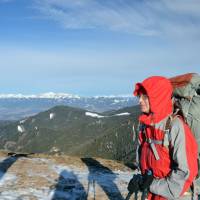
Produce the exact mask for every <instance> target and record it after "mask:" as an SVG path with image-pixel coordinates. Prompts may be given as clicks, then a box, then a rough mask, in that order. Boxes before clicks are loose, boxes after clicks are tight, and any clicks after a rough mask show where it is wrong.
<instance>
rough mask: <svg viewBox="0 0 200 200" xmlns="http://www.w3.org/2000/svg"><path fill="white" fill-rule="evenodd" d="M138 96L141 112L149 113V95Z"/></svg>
mask: <svg viewBox="0 0 200 200" xmlns="http://www.w3.org/2000/svg"><path fill="white" fill-rule="evenodd" d="M138 98H139V104H140V110H141V112H143V113H149V112H150V104H149V98H148V96H147V95H146V94H140V95H138Z"/></svg>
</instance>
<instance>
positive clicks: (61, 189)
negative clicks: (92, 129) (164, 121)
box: [0, 152, 133, 200]
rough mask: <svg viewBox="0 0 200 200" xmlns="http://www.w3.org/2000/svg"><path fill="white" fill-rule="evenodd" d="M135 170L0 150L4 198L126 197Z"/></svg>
mask: <svg viewBox="0 0 200 200" xmlns="http://www.w3.org/2000/svg"><path fill="white" fill-rule="evenodd" d="M132 174H133V172H132V171H131V170H130V169H129V168H127V167H125V166H124V165H122V164H120V163H117V162H114V161H111V160H103V159H97V158H82V159H80V158H76V157H68V156H45V155H32V156H28V157H20V156H10V157H8V156H7V155H6V154H5V153H2V152H1V153H0V199H2V200H16V199H20V200H56V199H62V200H69V199H70V200H75V199H81V200H86V199H87V200H92V199H96V200H107V199H119V200H121V199H124V198H125V196H126V195H127V184H128V182H129V180H130V178H131V177H132Z"/></svg>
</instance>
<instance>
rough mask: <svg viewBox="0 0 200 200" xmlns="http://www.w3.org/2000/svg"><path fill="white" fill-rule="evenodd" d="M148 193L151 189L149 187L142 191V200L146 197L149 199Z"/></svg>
mask: <svg viewBox="0 0 200 200" xmlns="http://www.w3.org/2000/svg"><path fill="white" fill-rule="evenodd" d="M148 193H149V190H148V189H145V190H144V191H143V192H142V196H141V200H146V199H147V196H148Z"/></svg>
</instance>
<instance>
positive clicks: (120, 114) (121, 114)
mask: <svg viewBox="0 0 200 200" xmlns="http://www.w3.org/2000/svg"><path fill="white" fill-rule="evenodd" d="M128 115H130V113H128V112H124V113H119V114H116V115H115V116H128Z"/></svg>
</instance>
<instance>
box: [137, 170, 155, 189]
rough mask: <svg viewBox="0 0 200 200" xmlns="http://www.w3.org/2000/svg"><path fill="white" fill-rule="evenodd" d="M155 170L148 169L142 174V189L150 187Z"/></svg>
mask: <svg viewBox="0 0 200 200" xmlns="http://www.w3.org/2000/svg"><path fill="white" fill-rule="evenodd" d="M153 179H154V178H153V172H152V171H151V170H146V172H145V174H144V175H143V176H142V184H141V185H140V190H141V191H144V190H146V189H148V188H149V187H150V185H151V183H152V182H153Z"/></svg>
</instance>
